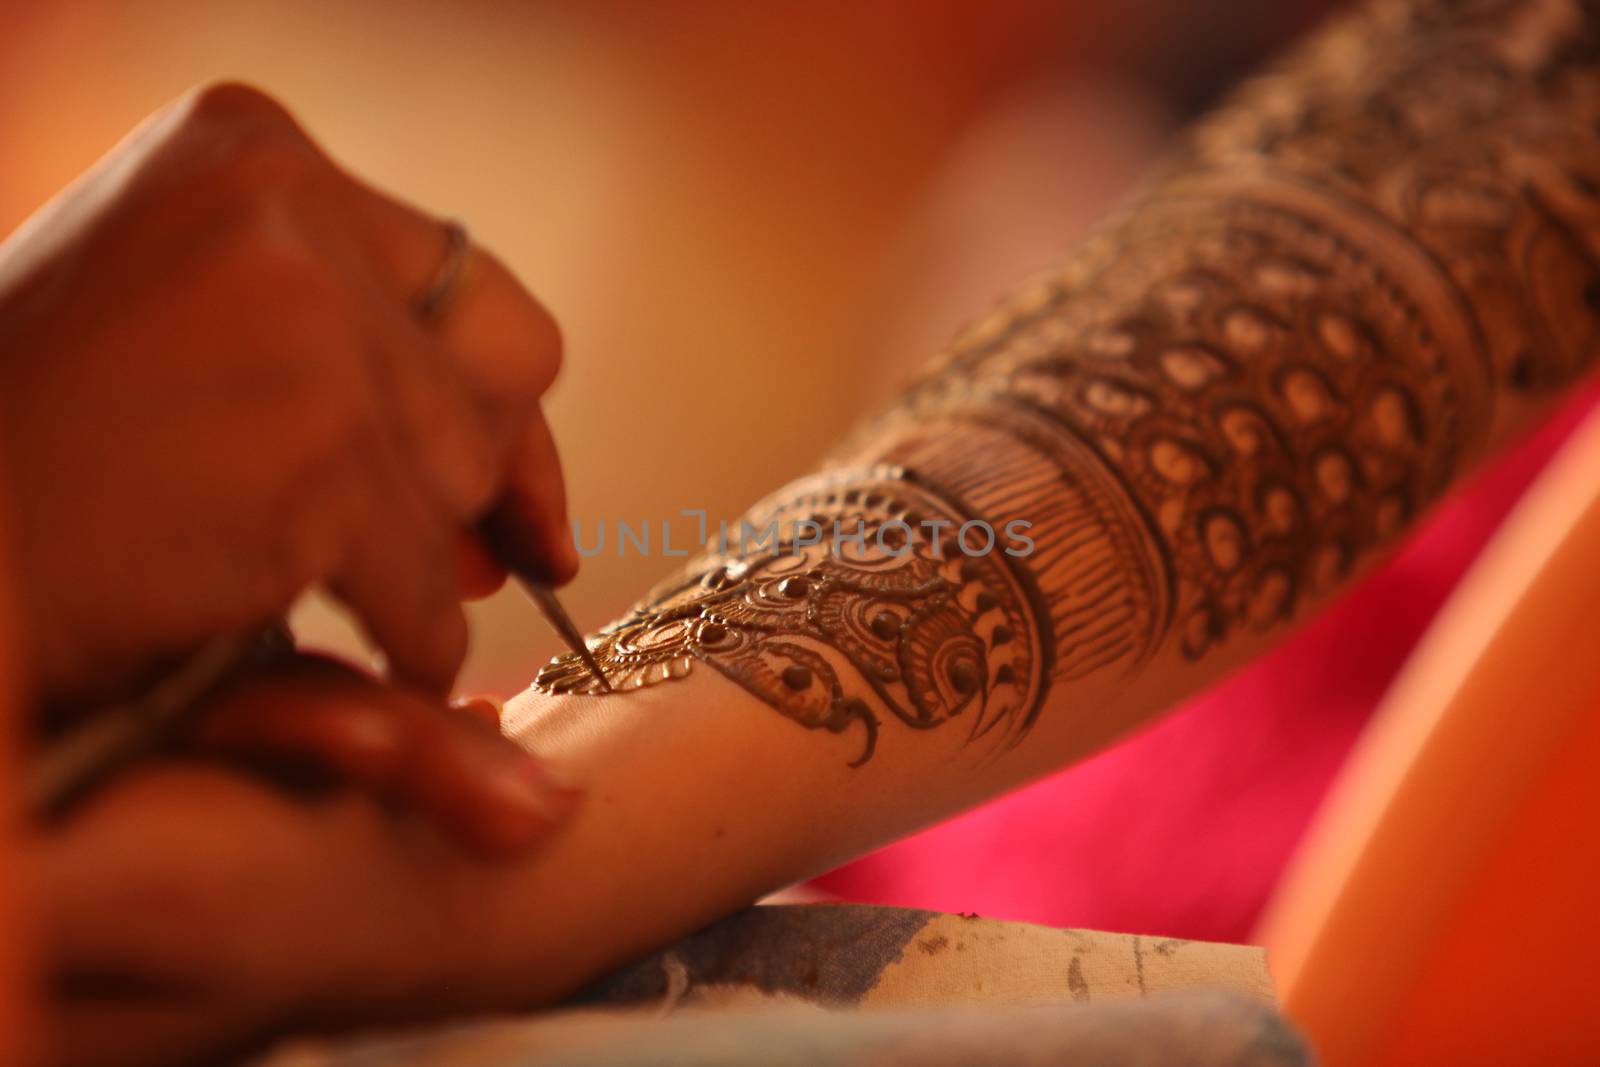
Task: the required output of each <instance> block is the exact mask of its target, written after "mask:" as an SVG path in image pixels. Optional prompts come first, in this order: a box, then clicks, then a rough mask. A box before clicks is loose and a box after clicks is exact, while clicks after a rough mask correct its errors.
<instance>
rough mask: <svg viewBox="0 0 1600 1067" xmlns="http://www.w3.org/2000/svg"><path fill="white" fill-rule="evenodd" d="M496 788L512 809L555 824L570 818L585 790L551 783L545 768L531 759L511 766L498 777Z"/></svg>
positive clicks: (511, 763)
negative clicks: (513, 807)
mask: <svg viewBox="0 0 1600 1067" xmlns="http://www.w3.org/2000/svg"><path fill="white" fill-rule="evenodd" d="M495 785H496V788H497V791H498V792H499V793H500V795H501V796H503V797H504V798H505V799H506V800H507V801H509V802H510V803H511V804H512V805H514V806H516V807H517V808H520V809H522V810H523V811H527V812H530V813H532V814H534V815H536V816H537V817H539V818H540V819H543V820H544V821H546V822H552V823H557V822H561V821H563V820H565V819H566V818H567V817H568V816H569V815H571V814H572V812H573V810H574V809H575V808H576V807H577V806H578V803H579V801H581V799H582V797H583V791H582V790H580V789H574V788H572V787H570V786H565V785H559V784H557V783H556V782H554V781H552V779H551V777H550V775H549V773H548V771H547V769H546V768H545V767H544V766H543V764H541V763H540V762H539V761H538V760H535V759H529V758H519V759H515V760H512V761H511V762H510V763H508V764H507V765H506V766H505V767H504V768H503V769H502V770H501V771H500V772H499V773H498V774H497V776H496V779H495Z"/></svg>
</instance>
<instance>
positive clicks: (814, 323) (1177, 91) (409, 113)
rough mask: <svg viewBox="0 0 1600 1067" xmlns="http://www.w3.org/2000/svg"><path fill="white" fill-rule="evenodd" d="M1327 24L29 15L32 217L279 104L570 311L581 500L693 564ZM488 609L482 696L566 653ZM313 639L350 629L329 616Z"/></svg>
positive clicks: (628, 580) (1152, 13)
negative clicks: (1207, 110) (204, 98)
mask: <svg viewBox="0 0 1600 1067" xmlns="http://www.w3.org/2000/svg"><path fill="white" fill-rule="evenodd" d="M1316 6H1318V5H1315V4H1306V5H1271V4H1267V3H1264V2H1260V0H1252V2H1250V3H1241V4H1238V5H1231V6H1230V8H1231V9H1230V10H1229V11H1227V12H1225V13H1223V15H1219V13H1218V12H1215V11H1213V12H1210V13H1207V14H1205V15H1204V16H1203V19H1204V24H1205V26H1206V28H1207V29H1208V31H1210V32H1208V33H1207V34H1205V35H1204V36H1203V37H1197V35H1196V34H1195V32H1194V30H1195V28H1196V25H1197V21H1198V20H1199V19H1201V18H1202V16H1198V15H1196V14H1195V13H1193V12H1190V11H1187V10H1186V8H1185V5H1182V4H1181V3H1177V2H1176V0H1133V2H1130V3H1123V4H1119V5H1116V6H1115V7H1114V8H1112V7H1103V6H1102V5H1097V4H1095V5H1091V4H1086V3H1047V2H1029V0H1002V2H999V3H992V4H986V5H981V6H979V5H966V4H961V3H956V2H954V0H940V2H937V3H923V4H910V3H880V4H867V5H858V4H849V3H843V2H831V3H811V4H804V5H802V4H777V5H753V4H741V3H735V2H732V0H697V2H690V3H675V4H659V5H657V4H626V3H620V2H616V3H598V4H595V3H577V2H565V3H541V4H511V3H489V2H477V3H454V4H448V5H446V4H437V3H423V2H417V0H412V2H393V0H389V2H377V0H346V2H343V3H338V4H327V3H315V2H310V0H289V2H272V3H268V2H265V0H247V2H240V3H227V4H218V3H209V2H204V0H152V2H144V3H139V4H104V3H100V4H97V3H74V2H65V3H51V4H37V5H33V6H19V5H11V6H9V7H7V8H5V9H4V11H3V13H0V153H3V158H4V159H5V160H6V164H5V171H4V180H3V181H0V232H3V231H8V230H9V229H11V228H12V227H13V226H15V225H16V224H17V223H18V222H20V221H21V220H22V219H23V218H25V217H26V216H27V215H28V214H29V213H30V212H31V211H32V210H34V209H35V208H36V207H37V206H38V205H39V204H40V203H41V202H43V201H44V200H45V199H46V198H48V197H49V196H50V195H51V194H52V193H53V192H54V191H55V190H56V189H58V188H60V187H61V186H62V185H63V184H65V183H66V182H68V181H70V180H71V178H72V177H73V176H74V175H75V174H77V173H78V172H79V171H81V170H83V169H84V168H85V167H86V166H87V165H88V164H89V163H91V162H92V161H93V160H94V159H95V158H96V157H97V156H99V155H100V154H101V153H102V152H104V151H105V150H106V149H107V148H108V147H110V146H111V145H112V144H113V143H115V141H116V140H117V139H118V138H119V137H120V136H121V135H122V134H123V133H124V132H125V131H126V130H127V129H128V128H129V127H131V126H132V125H133V124H135V123H136V122H138V121H139V119H140V118H141V117H143V116H144V115H146V114H148V113H149V112H150V111H152V110H153V109H155V108H157V107H159V106H160V105H161V104H162V103H164V102H166V101H167V100H170V99H171V98H173V97H174V96H176V95H178V94H179V93H181V92H182V91H183V90H184V89H185V88H186V87H188V86H191V85H194V84H196V83H199V82H204V81H207V80H212V79H218V78H237V79H243V80H247V81H250V82H253V83H255V84H258V85H260V86H261V87H263V88H265V89H267V90H268V91H270V92H272V93H274V94H276V95H278V96H280V97H281V98H282V99H283V100H284V101H285V102H286V103H287V104H288V105H289V106H290V108H291V109H293V110H294V111H295V112H296V113H297V114H298V115H299V116H300V117H301V118H302V120H303V121H304V123H305V124H306V125H307V126H308V128H309V129H310V130H311V132H312V133H313V135H314V136H316V137H317V138H318V139H320V140H321V141H322V142H323V143H324V145H325V146H326V147H327V148H328V149H329V150H330V151H331V152H332V153H333V154H334V156H335V157H336V158H338V159H339V160H341V161H342V162H343V163H344V164H346V165H347V166H348V167H349V168H350V169H351V170H353V171H355V172H356V173H358V174H360V175H362V176H364V177H366V178H367V179H369V180H371V181H372V182H374V183H376V184H378V185H380V186H382V187H384V188H386V189H388V190H390V191H392V192H394V193H396V194H398V195H399V196H401V197H404V198H406V199H408V200H411V201H413V202H415V203H417V204H418V205H421V206H422V207H424V208H426V209H428V210H431V211H433V212H437V213H438V214H440V215H442V216H456V217H459V218H461V219H462V220H463V221H465V222H466V223H467V225H468V226H469V228H470V229H471V230H472V232H473V234H474V235H475V236H476V238H477V239H478V240H479V241H480V242H482V243H483V244H485V245H486V246H488V247H490V248H492V249H494V250H495V251H496V252H497V253H498V254H499V255H500V256H501V257H502V258H503V259H504V260H505V261H506V262H507V263H508V264H509V265H510V266H511V267H512V269H513V270H515V271H516V272H517V274H518V275H519V276H520V277H521V278H522V279H523V280H524V281H525V282H526V283H527V285H528V286H529V287H530V288H531V289H532V290H533V291H534V292H535V293H536V294H537V295H538V296H539V297H540V298H541V299H542V300H543V301H544V302H545V303H546V304H547V305H548V306H549V307H550V308H551V309H552V310H553V311H554V313H555V314H556V316H557V318H558V319H559V320H560V322H561V323H562V326H563V329H564V332H565V336H566V340H567V360H566V365H565V370H564V372H563V374H562V377H561V380H560V381H559V382H558V384H557V386H556V388H555V390H554V391H553V392H552V393H551V394H550V396H549V397H548V399H547V411H548V415H549V418H550V420H551V422H552V424H553V425H554V428H555V431H556V435H557V440H558V441H559V442H560V444H561V448H562V453H563V458H564V462H565V466H566V471H567V476H568V487H569V492H570V498H571V507H572V514H573V515H574V517H575V518H577V519H579V520H580V521H581V522H582V523H583V524H584V528H585V530H587V531H591V533H590V534H589V536H590V538H591V539H592V531H593V529H594V526H595V523H596V522H597V521H604V522H606V523H607V524H614V523H616V522H618V521H624V520H625V521H629V522H632V523H638V522H640V521H644V520H648V521H649V522H650V523H651V525H652V527H654V528H655V529H656V530H659V528H660V523H661V522H662V521H663V520H667V519H676V523H675V525H674V531H673V532H674V540H675V543H676V544H677V545H679V546H681V545H682V544H683V543H684V540H683V538H682V537H681V534H684V533H691V532H692V531H693V527H694V524H693V522H692V520H689V519H684V518H682V517H680V516H679V511H680V509H683V508H705V509H707V510H708V511H709V513H710V515H711V517H712V519H713V520H715V519H716V518H717V517H733V516H735V515H737V514H738V512H739V511H740V510H741V509H742V508H743V507H744V506H745V505H747V504H748V503H750V502H751V501H753V500H754V499H755V498H757V497H758V496H760V495H761V494H762V493H764V492H765V491H767V490H769V489H771V488H773V487H775V486H776V485H778V484H780V483H781V482H782V481H784V480H786V479H788V478H790V477H792V476H794V475H796V474H799V473H801V472H803V471H804V470H805V469H806V468H807V466H808V464H809V463H811V462H812V461H813V460H814V459H815V458H816V456H817V455H818V454H819V453H820V452H821V451H822V450H823V449H825V448H826V447H827V446H828V445H829V443H830V442H832V441H833V440H834V439H835V438H836V437H837V436H838V435H839V434H840V433H841V432H842V431H843V430H844V429H845V428H846V427H847V426H848V425H849V424H850V423H851V421H852V420H853V419H855V418H856V417H857V416H858V415H859V414H860V413H861V412H862V410H863V409H865V408H867V407H869V406H870V405H872V404H874V403H875V402H879V401H881V400H882V398H883V397H884V395H885V394H886V393H887V392H888V391H889V390H890V389H891V388H892V385H893V383H894V382H895V381H896V380H898V379H899V378H900V377H901V376H902V375H903V374H904V373H905V372H906V371H907V370H908V369H910V368H911V367H913V366H915V365H916V363H918V362H920V361H921V360H922V359H923V358H925V357H926V356H928V355H931V354H932V352H933V351H934V350H935V349H936V348H937V346H938V345H939V344H940V343H941V342H942V341H943V339H944V338H945V337H946V336H948V335H949V333H950V332H951V331H952V330H953V329H954V328H955V327H956V326H957V325H959V324H960V323H961V322H962V321H963V320H966V319H969V318H972V317H974V316H976V315H978V314H981V313H982V312H983V311H984V310H985V308H986V307H987V306H988V305H989V304H990V303H992V302H993V300H994V299H995V298H996V297H997V296H998V295H1000V294H1001V293H1003V292H1004V291H1005V290H1006V289H1007V288H1008V287H1010V286H1011V285H1013V284H1015V283H1016V281H1017V280H1018V279H1020V278H1021V277H1022V276H1023V275H1025V274H1026V273H1028V272H1029V271H1032V270H1035V269H1037V268H1039V267H1040V266H1042V265H1043V264H1045V263H1046V262H1048V260H1049V259H1050V258H1051V257H1052V256H1053V255H1054V254H1055V253H1057V252H1058V251H1059V250H1061V249H1062V248H1064V247H1065V246H1066V245H1068V244H1069V243H1070V242H1071V240H1072V238H1073V237H1074V236H1075V235H1076V234H1077V233H1078V232H1079V231H1080V230H1081V229H1082V228H1083V227H1084V226H1085V225H1086V224H1087V223H1088V222H1089V221H1091V220H1092V219H1093V218H1094V217H1095V216H1097V215H1098V214H1100V213H1101V212H1103V211H1104V210H1105V208H1106V207H1107V205H1108V204H1109V203H1110V201H1111V200H1112V199H1114V198H1115V197H1116V196H1117V195H1118V194H1119V193H1120V192H1121V191H1122V190H1123V189H1124V188H1125V187H1126V186H1127V185H1128V184H1129V183H1130V182H1131V181H1132V180H1133V178H1134V177H1135V176H1136V175H1137V173H1138V172H1139V171H1140V170H1141V169H1142V168H1143V167H1144V166H1145V165H1146V163H1147V162H1148V160H1149V159H1150V158H1151V156H1152V155H1153V154H1154V153H1155V152H1156V151H1158V149H1159V146H1160V144H1161V142H1162V139H1163V138H1164V137H1165V136H1166V134H1167V132H1168V130H1169V129H1170V128H1171V126H1172V125H1173V121H1174V117H1175V115H1176V114H1177V113H1179V112H1181V111H1184V110H1189V109H1190V108H1191V107H1192V106H1193V105H1194V104H1196V103H1198V102H1199V101H1200V100H1202V99H1204V97H1205V96H1206V95H1208V94H1209V93H1210V92H1211V91H1212V90H1213V89H1214V88H1215V86H1216V85H1218V84H1220V83H1221V82H1222V81H1223V80H1225V79H1226V77H1227V76H1228V75H1229V74H1230V73H1231V71H1232V70H1233V69H1234V68H1235V67H1237V66H1238V65H1239V63H1240V61H1243V60H1248V59H1251V58H1253V57H1254V56H1255V55H1256V54H1257V53H1259V52H1261V51H1263V50H1265V49H1266V48H1268V47H1269V46H1270V45H1271V44H1272V43H1273V42H1275V41H1277V40H1278V39H1281V38H1282V37H1283V36H1285V35H1286V34H1287V33H1289V32H1291V31H1292V30H1293V29H1294V28H1296V27H1297V26H1298V25H1300V24H1301V23H1303V22H1304V21H1305V20H1306V19H1307V18H1309V17H1310V14H1311V10H1312V9H1314V8H1315V7H1316ZM1224 15H1225V24H1219V23H1218V21H1217V20H1218V18H1219V17H1223V16H1224ZM1197 39H1205V40H1210V41H1214V42H1216V43H1215V44H1213V45H1210V46H1207V47H1203V48H1196V47H1194V42H1195V41H1196V40H1197ZM615 546H616V539H615V537H614V536H613V537H612V539H611V541H610V542H609V543H608V545H607V547H606V551H605V553H604V554H603V555H601V556H599V557H597V558H594V559H592V560H590V561H589V562H588V563H587V565H586V566H585V568H584V570H583V573H582V574H581V576H580V577H579V578H578V580H577V582H576V583H575V585H574V586H573V587H572V588H571V590H570V591H569V593H568V594H567V597H566V599H567V601H568V606H569V608H570V609H571V611H572V612H573V614H574V615H575V617H576V618H577V620H578V622H579V623H580V625H582V626H585V627H592V626H596V625H598V624H600V623H602V622H603V621H605V620H606V619H607V618H610V617H612V616H613V615H614V614H616V613H617V612H619V611H620V610H621V609H622V608H624V607H625V606H626V605H627V604H628V603H629V602H630V600H631V599H632V598H633V597H635V596H637V595H638V594H639V593H640V592H641V591H642V590H644V589H645V588H646V587H647V585H649V584H650V583H651V582H652V581H654V580H655V579H656V578H658V577H659V576H660V575H661V574H662V573H664V572H665V571H666V570H667V569H669V568H670V566H671V561H669V560H665V559H662V558H660V557H659V556H657V557H654V558H645V557H643V556H641V555H640V554H638V553H636V552H630V553H629V554H628V555H626V556H623V557H621V558H619V557H618V556H617V554H616V547H615ZM473 621H474V627H473V641H474V645H473V653H472V657H471V660H470V661H469V663H468V666H467V670H466V672H465V674H464V676H463V679H462V684H463V688H464V689H466V690H469V691H470V690H476V689H491V690H501V691H515V690H516V689H519V688H521V687H522V686H523V685H525V684H526V683H527V681H528V680H529V678H530V677H531V676H532V674H533V672H534V671H535V670H536V669H537V667H538V665H539V664H540V663H542V662H543V661H544V659H545V658H546V657H547V656H548V655H550V654H551V653H552V651H553V650H554V647H555V641H554V639H553V638H552V636H551V635H550V634H549V632H548V631H547V630H546V629H545V628H544V627H543V625H542V624H541V623H540V621H539V620H538V617H537V615H536V614H535V613H534V612H533V610H532V609H531V607H530V606H529V605H527V604H525V603H523V602H522V601H521V600H520V599H519V598H518V597H517V596H516V595H515V594H514V593H512V592H503V593H502V594H500V595H499V596H496V597H494V598H492V599H491V600H489V601H487V602H485V603H483V604H480V605H478V606H476V607H475V609H474V611H473ZM296 622H297V629H298V630H299V631H300V633H301V635H302V638H303V639H306V640H308V641H310V642H312V643H319V644H330V643H331V644H333V645H335V646H339V647H348V646H349V644H350V637H349V634H348V630H347V629H346V628H345V627H344V626H343V624H342V623H341V622H339V621H338V619H337V618H336V613H334V612H332V611H330V610H329V609H328V608H327V607H326V605H320V604H319V605H313V606H311V607H310V608H308V609H305V610H302V611H300V612H299V613H298V614H297V617H296Z"/></svg>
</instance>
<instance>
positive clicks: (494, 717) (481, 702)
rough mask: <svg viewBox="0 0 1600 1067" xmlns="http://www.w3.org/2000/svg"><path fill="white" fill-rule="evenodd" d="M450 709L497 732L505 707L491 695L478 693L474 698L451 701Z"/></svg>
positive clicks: (502, 702) (503, 703)
mask: <svg viewBox="0 0 1600 1067" xmlns="http://www.w3.org/2000/svg"><path fill="white" fill-rule="evenodd" d="M450 709H451V710H452V711H459V712H462V713H463V714H466V715H472V716H474V717H476V718H479V719H482V720H483V721H484V722H487V723H488V724H489V725H490V726H493V727H494V728H495V729H496V730H498V729H499V728H500V716H501V714H502V713H503V712H504V711H505V710H506V705H505V701H503V700H501V699H500V698H499V697H497V696H494V695H493V694H491V693H479V694H477V695H476V696H470V697H463V698H461V699H460V700H452V701H451V702H450Z"/></svg>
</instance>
